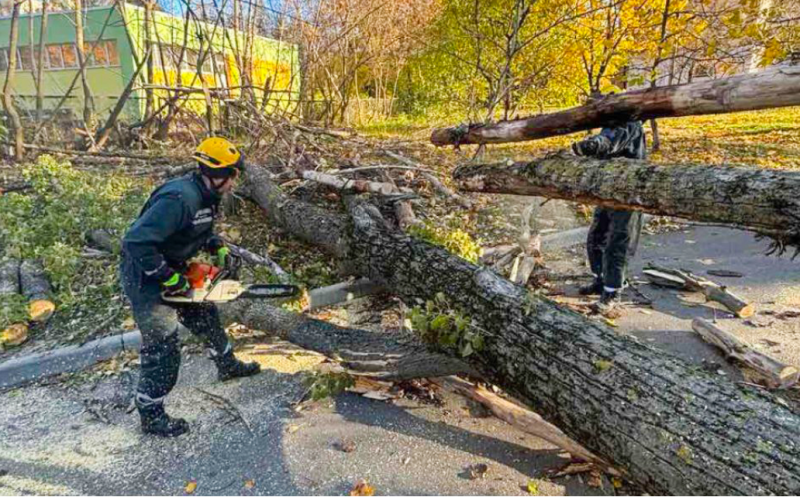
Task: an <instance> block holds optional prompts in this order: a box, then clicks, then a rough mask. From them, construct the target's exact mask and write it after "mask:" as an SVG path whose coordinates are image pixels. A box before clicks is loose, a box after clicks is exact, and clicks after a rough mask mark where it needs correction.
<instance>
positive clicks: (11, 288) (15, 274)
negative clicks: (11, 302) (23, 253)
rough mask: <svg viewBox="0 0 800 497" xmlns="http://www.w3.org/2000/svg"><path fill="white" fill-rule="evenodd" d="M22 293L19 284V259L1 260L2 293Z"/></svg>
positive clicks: (0, 292)
mask: <svg viewBox="0 0 800 497" xmlns="http://www.w3.org/2000/svg"><path fill="white" fill-rule="evenodd" d="M17 293H21V290H20V286H19V260H18V259H8V260H5V261H0V295H14V294H17Z"/></svg>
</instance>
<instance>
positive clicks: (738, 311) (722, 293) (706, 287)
mask: <svg viewBox="0 0 800 497" xmlns="http://www.w3.org/2000/svg"><path fill="white" fill-rule="evenodd" d="M643 273H644V274H645V276H647V278H648V279H649V280H650V281H651V282H652V283H654V284H656V285H661V286H668V287H670V288H678V289H682V290H690V291H694V292H700V293H702V294H703V295H705V296H706V298H707V299H708V300H713V301H714V302H718V303H720V304H722V305H724V306H725V307H726V308H727V309H729V310H730V311H731V312H733V313H734V314H735V315H737V316H738V317H740V318H748V317H751V316H752V315H753V314H755V312H756V306H755V304H751V303H749V302H747V301H745V300H744V299H742V298H741V297H738V296H736V295H734V294H733V293H731V292H729V291H728V289H727V288H726V287H724V286H720V285H718V284H716V283H714V282H713V281H711V280H708V279H706V278H703V277H702V276H697V275H695V274H693V273H691V272H689V271H684V270H680V269H672V268H667V267H663V266H656V265H654V264H650V265H648V267H647V268H646V269H645V270H644V271H643Z"/></svg>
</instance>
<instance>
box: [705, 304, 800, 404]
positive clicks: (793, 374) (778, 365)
mask: <svg viewBox="0 0 800 497" xmlns="http://www.w3.org/2000/svg"><path fill="white" fill-rule="evenodd" d="M692 329H693V330H694V331H696V332H697V333H698V334H699V335H700V336H701V337H702V338H703V340H705V341H706V342H708V343H710V344H712V345H716V346H717V347H719V348H720V349H721V350H722V352H723V353H724V354H725V357H728V358H734V359H736V360H738V361H740V362H742V363H744V364H746V365H747V366H749V367H751V368H753V369H754V370H756V371H757V372H758V373H759V374H761V375H763V376H765V377H766V379H767V381H768V386H769V387H770V388H781V389H784V388H790V387H792V386H794V385H795V384H796V383H797V380H798V378H799V377H800V370H798V369H797V368H796V367H794V366H789V365H787V364H784V363H782V362H780V361H778V360H777V359H774V358H772V357H769V356H768V355H766V354H764V353H762V352H759V351H757V350H755V349H753V348H752V347H750V346H749V345H747V344H745V343H744V342H742V341H741V340H739V339H738V338H736V337H735V336H733V335H732V334H730V333H728V332H727V331H724V330H722V329H720V328H718V327H716V326H714V325H713V324H711V323H709V322H708V321H706V320H704V319H700V318H697V319H694V320H693V321H692Z"/></svg>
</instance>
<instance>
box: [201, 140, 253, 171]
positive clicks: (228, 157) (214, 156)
mask: <svg viewBox="0 0 800 497" xmlns="http://www.w3.org/2000/svg"><path fill="white" fill-rule="evenodd" d="M193 157H194V159H195V160H196V161H197V164H198V165H199V166H200V172H202V173H203V174H204V175H206V176H208V177H210V178H227V177H230V176H238V175H239V173H240V172H241V171H243V170H244V154H242V153H241V152H240V151H239V149H237V148H236V145H234V144H233V143H231V142H229V141H228V140H226V139H225V138H220V137H218V136H212V137H211V138H206V139H205V140H203V141H202V142H201V143H200V145H198V146H197V148H196V149H195V151H194V155H193Z"/></svg>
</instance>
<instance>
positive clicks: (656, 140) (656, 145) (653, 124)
mask: <svg viewBox="0 0 800 497" xmlns="http://www.w3.org/2000/svg"><path fill="white" fill-rule="evenodd" d="M650 129H651V130H653V145H652V146H651V147H650V149H651V150H652V151H653V152H658V149H660V148H661V137H660V136H659V134H658V121H656V120H655V119H650Z"/></svg>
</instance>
